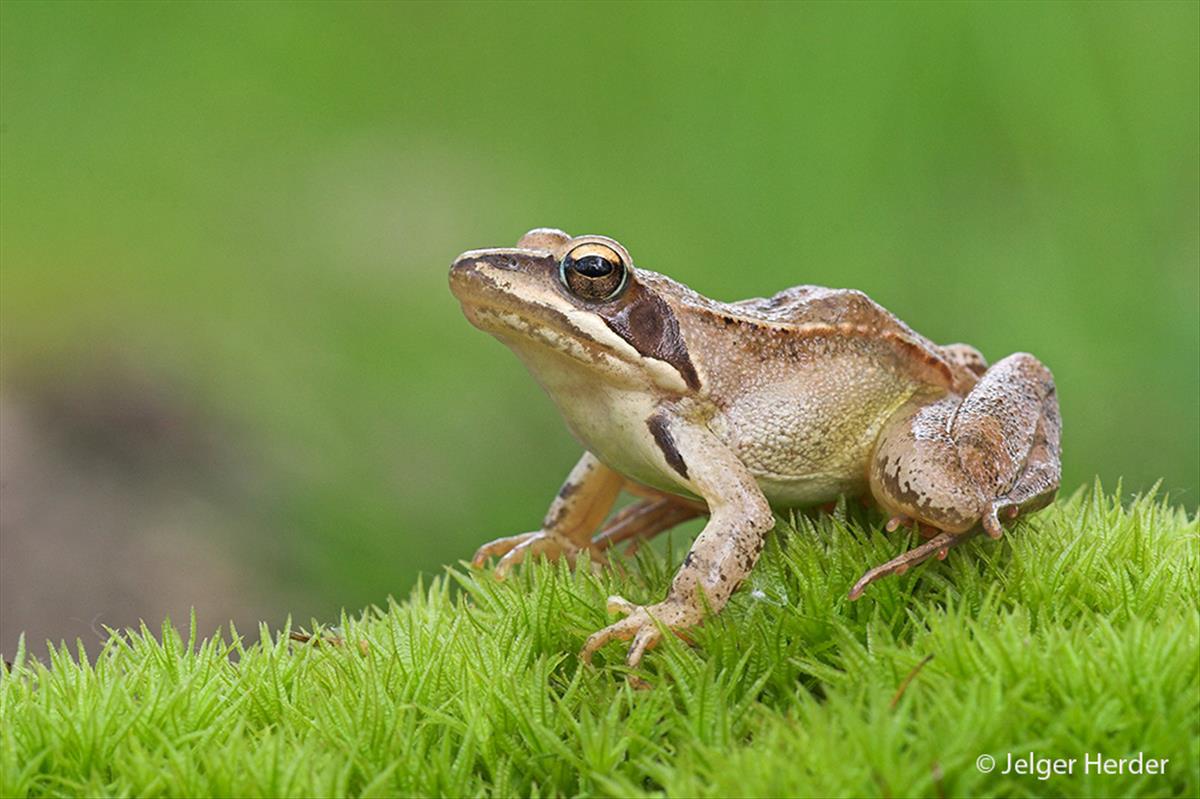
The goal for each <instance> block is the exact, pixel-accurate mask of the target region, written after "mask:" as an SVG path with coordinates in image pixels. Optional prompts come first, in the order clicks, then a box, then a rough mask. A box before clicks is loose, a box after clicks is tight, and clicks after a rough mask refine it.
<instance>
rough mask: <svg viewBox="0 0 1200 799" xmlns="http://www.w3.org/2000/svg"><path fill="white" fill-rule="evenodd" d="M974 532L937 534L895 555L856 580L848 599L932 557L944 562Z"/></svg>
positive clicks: (856, 597)
mask: <svg viewBox="0 0 1200 799" xmlns="http://www.w3.org/2000/svg"><path fill="white" fill-rule="evenodd" d="M976 532H978V530H972V531H969V532H966V533H958V534H954V533H938V534H937V535H934V536H933V537H932V538H930V539H929V540H928V541H926V542H925V543H923V544H921V545H920V546H916V547H913V548H912V549H910V550H908V551H907V552H903V553H901V554H899V555H897V556H896V557H894V558H892V559H891V560H889V561H888V562H887V563H881V564H880V565H878V566H876V567H875V568H873V569H870V570H868V571H867V573H866V574H864V575H863V576H862V577H860V578H858V582H856V583H855V584H854V587H853V588H851V589H850V595H849V596H850V599H851V600H854V599H858V598H859V597H860V596H862V595H863V591H866V590H867V586H869V585H870V584H871V583H874V582H877V581H879V580H881V579H883V578H884V577H887V576H888V575H890V574H904V573H905V572H906V571H908V570H909V569H911V568H912V567H913V566H916V565H917V564H918V563H921V562H923V561H925V560H928V559H929V558H932V557H936V558H937V559H938V560H945V559H946V555H948V554H949V552H950V550H951V549H952V548H954V547H956V546H958V545H959V544H961V543H963V542H964V541H968V540H970V539H971V538H972V537H973V536H974V535H975V533H976Z"/></svg>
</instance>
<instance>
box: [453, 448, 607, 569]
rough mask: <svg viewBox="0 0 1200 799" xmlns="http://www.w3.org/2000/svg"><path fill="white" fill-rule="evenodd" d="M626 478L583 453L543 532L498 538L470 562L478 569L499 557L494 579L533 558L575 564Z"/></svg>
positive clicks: (547, 513)
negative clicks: (545, 558) (561, 559)
mask: <svg viewBox="0 0 1200 799" xmlns="http://www.w3.org/2000/svg"><path fill="white" fill-rule="evenodd" d="M622 483H624V478H623V477H621V475H620V474H618V473H617V472H614V471H613V470H612V469H610V468H608V467H607V466H605V465H604V464H603V463H601V462H600V461H599V460H597V459H596V457H595V456H594V455H592V454H591V453H590V452H587V453H584V455H583V457H582V458H580V459H579V463H577V464H575V468H574V469H572V470H571V474H570V475H568V476H567V480H566V482H564V483H563V486H562V488H561V489H559V492H558V495H557V496H556V497H555V498H554V501H553V502H552V503H550V509H549V510H548V511H546V517H545V519H544V520H543V521H542V529H540V530H535V531H533V532H530V533H522V534H521V535H513V536H508V537H507V538H497V539H496V540H495V541H491V542H489V543H487V544H484V545H483V546H481V547H480V548H479V549H478V551H476V553H475V557H474V558H472V560H471V565H472V566H475V567H476V568H478V567H480V566H482V565H483V563H484V561H486V560H487V559H488V558H489V557H499V558H500V562H499V563H498V564H496V571H495V575H496V576H497V577H499V578H501V579H503V578H504V577H505V576H507V575H508V572H509V571H510V570H511V569H512V567H513V566H515V565H517V564H518V563H520V562H521V561H523V560H525V559H526V558H527V557H529V556H531V555H542V556H544V557H547V558H549V559H550V560H557V559H558V558H560V557H563V556H566V557H567V558H569V559H570V560H571V561H572V562H574V559H575V557H576V556H577V555H578V554H579V552H580V551H581V550H583V549H589V548H590V547H591V545H592V533H593V532H595V530H596V528H597V527H598V526H599V525H600V522H602V521H603V520H604V517H605V516H607V515H608V512H609V511H610V510H611V509H612V506H613V502H615V501H616V498H617V494H618V493H620V491H621V485H622Z"/></svg>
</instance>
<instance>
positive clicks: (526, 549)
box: [471, 530, 579, 580]
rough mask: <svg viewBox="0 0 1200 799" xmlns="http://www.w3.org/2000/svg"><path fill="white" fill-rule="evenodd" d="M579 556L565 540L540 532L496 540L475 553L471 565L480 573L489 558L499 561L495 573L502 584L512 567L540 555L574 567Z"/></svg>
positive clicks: (558, 536)
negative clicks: (567, 561) (564, 557)
mask: <svg viewBox="0 0 1200 799" xmlns="http://www.w3.org/2000/svg"><path fill="white" fill-rule="evenodd" d="M578 554H579V547H577V546H575V545H574V544H572V543H571V542H570V541H568V540H567V539H566V538H564V537H563V536H560V535H558V534H556V533H553V532H549V531H547V530H537V531H535V532H532V533H522V534H521V535H510V536H508V537H506V538H497V539H496V540H495V541H490V542H488V543H486V544H484V545H483V546H481V547H480V548H479V549H478V550H476V552H475V557H473V558H471V565H472V566H473V567H475V568H477V569H478V568H480V567H481V566H483V563H484V561H486V560H487V559H488V558H492V557H498V558H500V562H499V563H497V564H496V569H495V572H494V573H495V575H496V577H497V578H498V579H500V580H503V579H504V578H505V577H507V576H508V573H509V572H510V571H512V567H513V566H516V565H517V564H518V563H521V562H523V561H524V560H526V559H527V558H530V557H532V556H535V555H541V556H543V557H545V558H547V559H548V560H558V559H559V558H561V557H563V556H566V557H567V558H568V559H569V560H570V562H571V563H574V562H575V558H576V556H577V555H578Z"/></svg>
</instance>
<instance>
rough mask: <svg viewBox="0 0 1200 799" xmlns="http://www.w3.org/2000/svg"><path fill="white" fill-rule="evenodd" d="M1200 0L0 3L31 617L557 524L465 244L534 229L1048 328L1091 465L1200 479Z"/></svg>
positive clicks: (516, 372) (560, 441)
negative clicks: (466, 295)
mask: <svg viewBox="0 0 1200 799" xmlns="http://www.w3.org/2000/svg"><path fill="white" fill-rule="evenodd" d="M1198 9H1200V5H1197V4H1196V3H1190V2H1189V3H1183V2H1181V3H1157V4H1156V3H1138V4H1118V3H1099V4H1036V5H1035V4H994V5H993V4H979V5H971V4H935V5H918V4H909V3H905V4H900V3H897V4H881V5H877V4H867V3H854V4H804V5H800V4H738V5H721V4H699V5H683V4H671V3H652V4H644V5H638V4H630V5H625V4H611V3H607V4H601V5H585V4H530V5H513V4H498V3H497V4H491V3H488V4H436V5H435V4H430V5H423V4H416V3H395V4H388V3H364V4H348V3H338V4H317V3H307V4H294V5H286V4H274V3H254V4H241V5H238V4H228V3H225V4H188V3H167V4H153V3H134V4H127V5H122V4H116V3H102V4H77V3H71V4H66V3H41V4H35V3H18V2H5V3H3V4H0V14H2V19H0V23H2V24H0V46H2V51H0V54H2V75H0V105H2V107H0V126H2V127H0V245H2V279H3V284H2V287H0V289H2V290H0V334H2V349H0V411H2V414H0V434H2V436H3V438H2V440H0V466H2V468H3V475H2V476H3V481H2V482H3V496H2V500H3V504H2V518H0V522H2V526H0V534H2V537H0V546H2V547H3V556H2V557H0V568H2V571H0V577H2V578H3V580H2V584H0V625H2V627H3V629H0V651H3V652H5V653H11V652H12V651H13V649H14V642H15V640H16V635H17V633H18V632H19V631H20V630H21V629H25V630H28V631H29V632H30V634H31V635H32V637H33V638H34V639H35V640H40V639H42V638H44V637H46V636H53V637H55V638H57V637H59V636H70V637H74V636H75V635H81V636H83V637H84V638H85V639H88V640H94V639H95V633H96V631H97V630H98V629H99V627H100V625H104V624H115V625H124V624H129V623H133V622H135V621H136V619H137V618H138V617H139V616H142V617H145V618H147V619H148V620H150V621H152V622H153V621H154V620H155V619H156V618H157V617H159V616H160V615H161V614H162V613H165V612H170V613H172V614H173V615H175V616H176V617H177V618H178V617H179V616H180V615H181V614H183V613H185V612H186V608H187V607H188V606H189V605H192V604H194V605H196V606H197V608H198V612H199V614H200V618H201V624H202V626H205V627H206V628H211V626H212V625H214V624H217V623H219V622H221V621H222V620H223V619H226V618H229V617H233V618H236V619H238V620H239V622H240V623H241V624H242V625H243V626H245V625H246V624H248V623H250V622H252V621H253V620H256V619H259V618H261V619H265V620H268V621H270V622H272V623H278V622H280V621H281V620H282V619H283V618H284V617H285V616H286V615H287V614H288V613H289V612H291V613H294V614H296V615H297V616H298V617H300V618H301V619H308V618H309V617H310V616H312V615H315V616H317V617H320V618H323V619H329V618H331V617H333V616H334V614H336V612H337V611H338V609H339V608H341V607H346V608H349V609H356V608H358V607H360V606H362V605H364V604H368V603H377V602H381V601H382V600H383V599H384V598H385V597H386V596H387V595H388V594H389V593H393V594H402V593H403V592H405V591H406V590H407V589H408V588H409V587H410V586H411V585H413V584H414V582H415V581H416V580H417V578H418V576H419V575H422V574H425V575H429V574H433V573H437V572H438V571H439V570H440V568H441V567H442V565H443V564H446V563H452V562H454V561H456V560H457V559H459V558H463V557H468V556H469V555H470V553H471V552H472V550H473V549H474V547H475V546H476V545H477V544H479V543H480V542H482V541H484V540H486V539H489V538H492V537H495V536H497V535H501V534H509V533H513V532H519V531H523V530H527V529H530V528H531V527H533V526H535V525H536V524H537V522H538V521H539V520H540V518H541V514H542V512H543V510H544V508H545V505H546V503H547V502H548V500H549V499H550V497H551V495H552V494H553V492H554V491H555V490H556V488H557V487H558V484H559V481H560V479H561V478H562V477H563V476H564V475H565V474H566V472H567V470H568V469H569V468H570V466H571V465H572V464H573V462H574V460H575V458H576V457H577V455H578V447H577V445H576V444H575V443H574V442H573V441H572V440H571V439H570V437H569V435H568V434H567V432H566V430H565V429H564V427H563V425H562V424H561V422H560V421H559V419H558V417H557V415H556V413H555V411H554V409H553V407H552V406H551V404H550V402H549V401H548V400H547V399H546V398H545V397H543V396H542V394H541V393H540V391H539V389H538V388H537V387H536V386H535V384H534V383H533V381H532V380H531V379H529V378H528V376H527V375H526V374H525V372H524V370H523V368H522V367H521V366H520V364H519V363H518V362H517V361H516V359H515V358H513V357H512V356H511V355H510V354H509V353H508V352H507V351H506V350H505V349H504V348H503V347H502V346H501V345H500V344H498V343H497V342H495V341H493V340H491V339H490V338H488V337H486V336H485V335H483V334H482V333H479V332H478V331H476V330H474V329H473V328H471V327H470V326H469V325H468V324H467V322H466V321H465V320H464V319H463V318H462V316H461V314H460V312H459V309H458V307H457V305H456V303H455V301H454V300H453V298H452V297H451V295H450V293H449V292H448V290H447V287H446V268H447V265H448V264H449V262H450V260H451V259H452V258H453V257H454V256H455V255H456V254H457V253H458V252H460V251H462V250H465V249H469V248H475V247H481V246H501V245H509V244H511V243H513V242H515V241H516V239H517V237H518V236H520V234H521V233H523V232H524V231H525V230H526V229H528V228H531V227H536V226H556V227H562V228H564V229H566V230H568V231H571V232H573V233H606V234H610V235H613V236H615V237H617V238H618V239H620V240H621V241H622V242H623V243H625V244H626V245H627V246H628V247H629V249H630V250H631V251H632V253H633V256H634V259H635V260H636V261H637V263H639V264H641V265H643V266H646V267H649V268H652V269H655V270H658V271H662V272H666V273H668V274H670V275H672V276H673V277H676V278H677V279H679V280H681V281H684V282H686V283H688V284H689V285H691V286H692V287H693V288H695V289H697V290H699V291H701V292H702V293H705V294H708V295H710V296H713V297H716V298H720V299H739V298H742V297H748V296H755V295H762V294H768V293H771V292H774V291H776V290H778V289H780V288H783V287H786V286H790V285H793V284H797V283H817V284H824V285H831V286H848V287H855V288H859V289H862V290H864V291H866V292H868V293H869V294H870V295H871V296H872V297H874V298H875V299H876V300H878V301H879V302H881V303H883V304H884V305H885V306H886V307H888V308H889V309H891V310H893V311H894V312H896V313H897V314H898V315H899V316H901V318H903V319H905V320H906V321H907V322H908V323H909V324H911V325H912V326H913V327H915V328H916V329H918V330H919V331H921V332H922V333H924V334H926V335H928V336H930V337H931V338H933V339H934V340H936V341H940V342H950V341H959V340H962V341H968V342H971V343H973V344H975V345H976V346H978V347H979V348H980V349H981V350H982V351H983V352H984V353H985V355H987V356H988V357H989V358H990V359H993V360H994V359H997V358H999V357H1002V356H1003V355H1005V354H1007V353H1009V352H1013V351H1016V350H1030V351H1033V352H1034V353H1036V354H1037V355H1038V356H1039V357H1041V358H1042V359H1043V360H1044V361H1045V362H1046V363H1047V364H1048V365H1050V366H1051V368H1052V369H1053V370H1054V372H1055V375H1056V377H1057V381H1058V386H1059V392H1060V397H1061V401H1062V412H1063V418H1064V421H1065V431H1064V450H1065V474H1064V485H1065V487H1066V488H1067V490H1070V489H1072V488H1074V487H1075V486H1077V485H1079V484H1081V483H1083V482H1085V481H1088V480H1090V479H1091V477H1092V476H1093V475H1096V474H1099V475H1100V476H1101V477H1102V478H1103V479H1104V480H1105V481H1106V482H1107V483H1109V484H1110V485H1111V484H1113V483H1115V482H1116V480H1117V479H1118V478H1121V477H1123V478H1124V481H1125V482H1124V485H1125V488H1126V490H1127V491H1132V490H1137V489H1142V488H1146V487H1148V486H1150V485H1152V484H1153V483H1154V482H1155V481H1156V480H1158V479H1159V478H1162V479H1163V480H1164V486H1165V488H1166V489H1167V490H1169V491H1170V492H1171V495H1172V496H1173V497H1175V498H1176V499H1177V500H1180V501H1182V502H1184V503H1185V504H1187V505H1190V506H1193V507H1194V506H1195V505H1196V502H1197V500H1196V497H1197V489H1200V455H1198V450H1200V431H1198V415H1200V414H1198V405H1197V392H1198V388H1200V386H1198V382H1200V351H1198V350H1200V328H1198V322H1197V319H1198V309H1200V277H1198V275H1200V238H1198V232H1197V231H1198V213H1200V210H1198V199H1197V195H1198V186H1200V177H1198V164H1197V162H1198V158H1197V156H1198V151H1200V133H1198V113H1200V112H1198V100H1197V98H1198V96H1200V86H1198V75H1200V64H1198V61H1197V52H1198V49H1200V34H1198V28H1200V17H1198Z"/></svg>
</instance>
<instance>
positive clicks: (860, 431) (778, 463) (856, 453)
mask: <svg viewBox="0 0 1200 799" xmlns="http://www.w3.org/2000/svg"><path fill="white" fill-rule="evenodd" d="M844 374H846V373H845V372H838V371H833V372H829V371H824V370H823V371H822V372H821V373H819V374H818V373H816V372H809V373H803V372H801V373H797V374H795V375H792V376H789V377H788V378H786V379H778V378H776V379H775V380H774V381H773V382H772V384H771V385H770V386H766V387H761V388H759V390H756V391H753V392H747V393H744V394H743V395H741V396H740V397H739V398H738V399H737V400H736V401H735V402H734V403H732V404H731V405H729V406H728V407H727V408H726V410H725V413H723V414H722V415H721V417H720V418H719V419H717V420H714V424H713V427H714V431H715V432H717V433H718V435H719V436H721V438H722V439H723V440H724V441H725V442H726V443H727V444H728V445H729V446H730V448H731V449H733V451H734V452H735V453H737V455H738V458H739V460H741V461H742V463H744V464H745V465H746V468H747V469H749V470H750V473H751V474H753V475H754V477H755V480H756V482H757V483H758V485H759V487H760V488H761V489H762V491H763V493H764V494H765V495H766V497H767V500H768V501H769V502H770V503H771V504H772V505H773V506H776V507H790V506H798V505H813V504H818V503H822V502H828V501H831V500H833V499H836V498H837V497H838V496H839V495H842V494H849V495H855V494H860V493H863V492H864V491H865V490H866V488H867V465H868V462H869V460H870V457H871V452H872V450H873V449H874V447H875V442H876V440H877V439H878V437H879V434H880V430H881V429H882V427H883V425H884V424H885V423H886V422H887V420H888V418H889V417H890V416H891V415H892V413H894V412H895V411H896V409H897V408H899V407H900V406H901V405H903V404H904V402H906V401H907V400H908V398H909V397H910V396H911V395H912V393H913V390H914V389H915V387H913V386H909V385H907V384H906V383H905V382H903V381H901V380H900V379H898V378H897V377H896V376H895V375H892V374H889V373H886V372H881V373H878V374H874V375H868V376H863V375H856V376H855V379H854V380H853V381H852V382H847V383H845V384H839V383H838V382H836V381H831V380H830V377H831V376H832V377H834V378H836V377H839V376H840V375H844Z"/></svg>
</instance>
